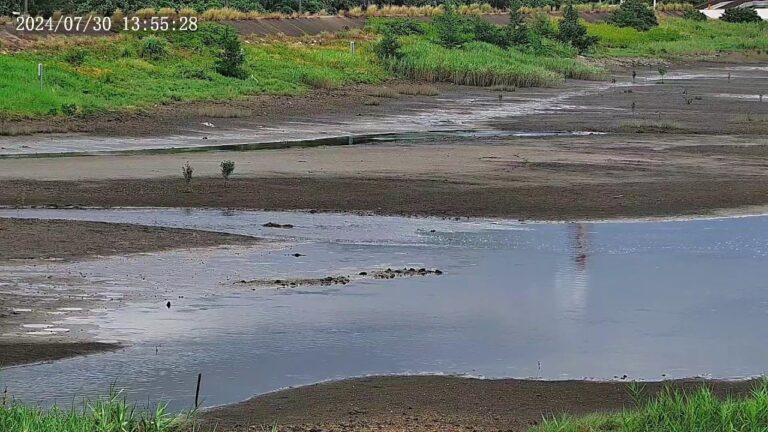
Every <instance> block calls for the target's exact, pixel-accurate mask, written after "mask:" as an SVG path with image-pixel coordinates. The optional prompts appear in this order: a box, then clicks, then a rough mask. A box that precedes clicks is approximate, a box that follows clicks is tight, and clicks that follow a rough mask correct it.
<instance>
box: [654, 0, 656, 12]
mask: <svg viewBox="0 0 768 432" xmlns="http://www.w3.org/2000/svg"><path fill="white" fill-rule="evenodd" d="M653 10H656V0H653Z"/></svg>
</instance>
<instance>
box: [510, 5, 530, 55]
mask: <svg viewBox="0 0 768 432" xmlns="http://www.w3.org/2000/svg"><path fill="white" fill-rule="evenodd" d="M505 30H506V31H505V33H506V36H507V41H508V45H511V46H519V45H525V44H527V43H528V26H527V25H526V24H525V17H524V16H523V14H522V13H520V2H518V1H517V0H512V2H511V3H510V4H509V24H507V27H506V28H505Z"/></svg>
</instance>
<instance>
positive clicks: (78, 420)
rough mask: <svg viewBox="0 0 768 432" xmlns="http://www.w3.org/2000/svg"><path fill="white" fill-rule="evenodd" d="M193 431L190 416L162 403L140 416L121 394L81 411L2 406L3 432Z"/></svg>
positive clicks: (19, 405)
mask: <svg viewBox="0 0 768 432" xmlns="http://www.w3.org/2000/svg"><path fill="white" fill-rule="evenodd" d="M193 429H194V424H193V421H192V418H191V416H190V415H189V414H180V415H173V414H170V413H168V412H167V411H166V408H165V405H163V404H159V405H158V406H157V408H156V409H155V411H154V412H152V413H140V412H137V411H136V410H135V407H134V406H132V405H130V404H128V403H127V402H126V401H125V399H124V398H121V397H120V393H119V392H111V393H110V396H109V397H107V398H102V399H97V400H96V401H95V402H93V403H88V402H87V403H85V404H84V407H83V408H82V409H74V408H73V409H70V410H63V409H60V408H56V407H54V408H51V409H49V410H44V409H41V408H37V407H29V406H26V405H22V404H18V403H11V404H9V405H5V404H4V405H0V431H3V432H181V431H190V430H193Z"/></svg>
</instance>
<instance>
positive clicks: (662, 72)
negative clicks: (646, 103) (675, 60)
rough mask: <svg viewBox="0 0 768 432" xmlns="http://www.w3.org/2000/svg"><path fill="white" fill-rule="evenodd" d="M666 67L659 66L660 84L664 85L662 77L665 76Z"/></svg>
mask: <svg viewBox="0 0 768 432" xmlns="http://www.w3.org/2000/svg"><path fill="white" fill-rule="evenodd" d="M667 71H668V69H667V67H666V66H659V76H660V77H661V83H662V84H664V75H666V74H667Z"/></svg>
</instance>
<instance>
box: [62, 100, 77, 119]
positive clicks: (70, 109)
mask: <svg viewBox="0 0 768 432" xmlns="http://www.w3.org/2000/svg"><path fill="white" fill-rule="evenodd" d="M61 113H62V114H64V115H67V116H74V115H77V114H79V113H80V109H79V108H78V107H77V104H75V103H64V104H61Z"/></svg>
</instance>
